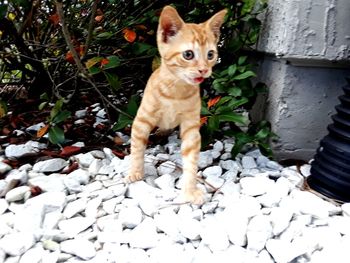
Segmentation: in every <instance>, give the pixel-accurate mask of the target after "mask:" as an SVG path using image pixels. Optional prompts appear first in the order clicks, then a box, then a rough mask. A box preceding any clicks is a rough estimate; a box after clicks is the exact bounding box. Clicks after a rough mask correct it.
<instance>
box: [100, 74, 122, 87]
mask: <svg viewBox="0 0 350 263" xmlns="http://www.w3.org/2000/svg"><path fill="white" fill-rule="evenodd" d="M103 73H104V75H105V76H106V79H107V81H108V83H109V85H110V86H111V88H112V90H113V91H117V90H118V89H120V87H121V83H120V80H119V78H118V76H117V75H116V74H113V73H109V72H106V71H104V72H103Z"/></svg>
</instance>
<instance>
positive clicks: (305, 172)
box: [300, 164, 311, 177]
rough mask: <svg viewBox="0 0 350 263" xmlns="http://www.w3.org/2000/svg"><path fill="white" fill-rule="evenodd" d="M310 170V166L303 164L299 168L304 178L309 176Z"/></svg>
mask: <svg viewBox="0 0 350 263" xmlns="http://www.w3.org/2000/svg"><path fill="white" fill-rule="evenodd" d="M310 169H311V165H310V164H304V165H302V166H300V172H301V174H302V175H303V176H304V177H308V176H309V175H310Z"/></svg>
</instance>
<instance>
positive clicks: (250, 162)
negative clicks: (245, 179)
mask: <svg viewBox="0 0 350 263" xmlns="http://www.w3.org/2000/svg"><path fill="white" fill-rule="evenodd" d="M242 166H243V168H244V169H253V168H256V167H257V165H256V162H255V160H254V158H253V157H251V156H243V158H242Z"/></svg>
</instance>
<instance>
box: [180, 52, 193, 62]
mask: <svg viewBox="0 0 350 263" xmlns="http://www.w3.org/2000/svg"><path fill="white" fill-rule="evenodd" d="M182 56H183V58H184V59H186V60H191V59H193V58H194V53H193V51H192V50H186V51H184V52H182Z"/></svg>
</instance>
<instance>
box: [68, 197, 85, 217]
mask: <svg viewBox="0 0 350 263" xmlns="http://www.w3.org/2000/svg"><path fill="white" fill-rule="evenodd" d="M86 204H87V199H86V198H79V199H77V200H75V201H73V202H70V203H68V204H67V206H66V207H65V209H64V211H63V215H64V217H66V218H71V217H73V216H75V215H76V214H78V213H80V212H82V211H84V209H85V206H86Z"/></svg>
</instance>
